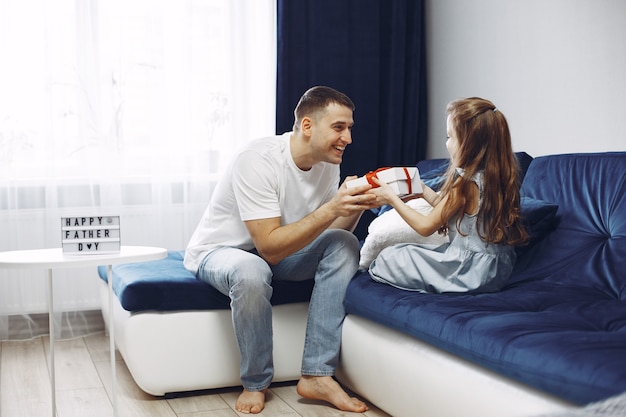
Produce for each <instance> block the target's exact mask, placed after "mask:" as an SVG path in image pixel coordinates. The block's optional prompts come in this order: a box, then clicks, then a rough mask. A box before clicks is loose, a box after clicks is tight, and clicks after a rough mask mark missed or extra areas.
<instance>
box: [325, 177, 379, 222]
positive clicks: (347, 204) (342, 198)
mask: <svg viewBox="0 0 626 417" xmlns="http://www.w3.org/2000/svg"><path fill="white" fill-rule="evenodd" d="M356 178H357V177H356V176H350V177H346V179H345V180H344V182H343V184H341V187H339V191H337V194H335V196H334V197H333V199H332V200H331V201H329V204H330V205H331V206H332V207H333V211H334V212H335V213H336V214H337V217H349V216H353V215H354V214H357V213H361V212H362V211H363V210H369V209H373V208H376V207H379V206H380V204H378V203H377V202H376V195H374V194H370V193H368V192H367V191H369V190H370V189H371V188H372V186H371V185H369V184H366V185H361V186H358V187H352V188H348V187H347V186H346V182H347V181H351V180H354V179H356Z"/></svg>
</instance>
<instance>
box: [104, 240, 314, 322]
mask: <svg viewBox="0 0 626 417" xmlns="http://www.w3.org/2000/svg"><path fill="white" fill-rule="evenodd" d="M183 257H184V251H170V252H168V254H167V258H165V259H161V260H158V261H149V262H139V263H130V264H121V265H114V266H113V270H112V273H113V292H114V293H115V295H117V297H118V299H119V301H120V304H121V305H122V307H123V308H124V309H125V310H127V311H131V312H137V311H145V310H156V311H174V310H215V309H228V308H230V307H229V304H230V300H229V298H228V297H226V296H225V295H223V294H222V293H220V292H219V291H217V290H216V289H215V288H213V287H212V286H210V285H209V284H207V283H205V282H203V281H200V280H198V279H196V277H195V275H194V274H192V273H191V272H189V271H188V270H186V269H185V267H184V266H183ZM98 274H99V275H100V278H101V279H102V280H104V281H107V267H106V266H100V267H98ZM272 287H273V288H274V293H273V295H272V304H273V305H278V304H287V303H293V302H300V301H308V300H309V299H310V297H311V291H312V289H313V280H305V281H297V282H296V281H277V282H274V283H272Z"/></svg>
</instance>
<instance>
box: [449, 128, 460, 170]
mask: <svg viewBox="0 0 626 417" xmlns="http://www.w3.org/2000/svg"><path fill="white" fill-rule="evenodd" d="M446 125H447V130H448V139H447V140H446V148H447V149H448V153H449V154H450V162H451V163H452V164H453V165H454V166H458V163H457V162H458V161H457V159H456V157H457V154H458V152H459V140H458V138H457V137H456V133H455V132H454V129H453V128H452V119H451V118H450V116H448V119H447V122H446Z"/></svg>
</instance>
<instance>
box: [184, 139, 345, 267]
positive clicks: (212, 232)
mask: <svg viewBox="0 0 626 417" xmlns="http://www.w3.org/2000/svg"><path fill="white" fill-rule="evenodd" d="M291 133H292V132H287V133H284V134H283V135H280V136H272V137H269V138H263V139H257V140H255V141H253V142H251V143H250V144H249V145H248V146H246V147H245V148H244V149H243V150H241V151H239V152H238V154H237V155H236V156H235V158H234V159H233V161H232V162H231V164H230V166H229V167H228V168H227V170H226V172H224V174H223V176H222V177H221V178H220V180H219V181H218V184H217V186H216V188H215V191H214V192H213V195H212V196H211V201H210V203H209V206H208V207H207V209H206V210H205V212H204V214H203V215H202V218H201V219H200V223H199V224H198V227H197V228H196V230H195V232H194V233H193V235H192V236H191V240H190V241H189V244H188V246H187V250H186V251H185V261H184V264H185V268H187V269H188V270H190V271H191V272H193V273H196V272H197V271H198V267H199V265H200V263H201V262H202V260H203V259H204V257H205V256H206V255H207V254H208V253H209V251H211V250H212V249H214V248H216V247H220V246H230V247H235V248H240V249H244V250H250V249H253V248H254V244H253V242H252V238H251V237H250V234H249V233H248V229H247V228H246V226H245V224H244V221H248V220H255V219H267V218H273V217H280V219H281V225H286V224H291V223H294V222H297V221H298V220H300V219H302V218H303V217H305V216H307V215H308V214H310V213H311V212H313V211H315V210H316V209H317V208H319V207H320V206H321V205H322V204H324V203H326V202H327V201H329V200H330V199H331V198H332V197H333V196H334V195H335V194H336V193H337V190H338V188H339V175H340V174H339V165H335V164H331V163H327V162H319V163H317V164H315V165H313V167H312V168H311V169H310V170H308V171H303V170H301V169H300V168H298V167H297V166H296V164H295V163H294V161H293V158H292V157H291V152H290V146H289V139H290V137H291Z"/></svg>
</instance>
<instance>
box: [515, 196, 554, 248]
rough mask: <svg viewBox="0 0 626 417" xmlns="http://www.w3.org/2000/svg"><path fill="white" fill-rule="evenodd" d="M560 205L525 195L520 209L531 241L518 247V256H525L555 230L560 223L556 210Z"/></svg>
mask: <svg viewBox="0 0 626 417" xmlns="http://www.w3.org/2000/svg"><path fill="white" fill-rule="evenodd" d="M558 209H559V206H558V205H556V204H553V203H548V202H546V201H542V200H537V199H536V198H532V197H526V196H523V197H522V198H521V201H520V211H521V216H522V221H523V222H524V224H525V226H526V229H527V230H528V233H529V234H530V241H529V242H528V244H527V245H525V246H521V247H518V248H516V251H517V256H518V258H519V257H521V256H523V255H524V254H525V253H526V252H527V251H528V250H529V249H530V248H532V247H533V245H535V244H536V243H537V242H539V241H540V240H541V239H543V238H544V237H545V236H547V235H548V233H550V232H551V231H552V230H554V229H555V228H556V226H557V224H558V218H557V216H556V212H557V210H558Z"/></svg>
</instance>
